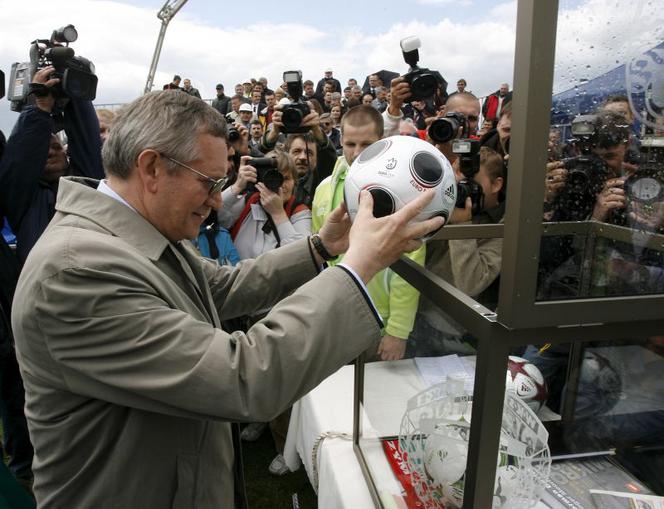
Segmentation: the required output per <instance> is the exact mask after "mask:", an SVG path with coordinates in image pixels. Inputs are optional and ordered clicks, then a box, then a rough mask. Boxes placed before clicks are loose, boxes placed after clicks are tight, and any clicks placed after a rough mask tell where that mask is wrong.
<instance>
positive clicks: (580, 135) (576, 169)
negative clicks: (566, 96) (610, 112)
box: [562, 115, 608, 191]
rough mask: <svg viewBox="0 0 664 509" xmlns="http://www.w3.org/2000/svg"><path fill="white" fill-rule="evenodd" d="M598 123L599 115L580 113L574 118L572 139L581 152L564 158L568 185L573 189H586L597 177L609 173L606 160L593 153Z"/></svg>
mask: <svg viewBox="0 0 664 509" xmlns="http://www.w3.org/2000/svg"><path fill="white" fill-rule="evenodd" d="M596 124H597V115H578V116H577V117H575V118H574V120H572V126H571V129H572V136H573V138H572V140H571V141H572V143H573V144H574V147H576V149H577V150H578V151H579V152H580V154H579V155H578V156H576V157H569V158H567V159H563V160H562V162H563V165H564V168H565V169H566V170H567V186H568V187H569V188H571V189H572V190H575V189H576V190H580V191H581V190H584V189H586V188H587V187H588V184H589V183H590V182H591V181H593V180H594V179H596V178H597V177H605V176H606V175H608V168H607V165H606V163H605V162H604V160H602V158H601V157H599V156H597V155H596V154H594V153H593V148H594V147H595V145H596V144H597V140H596V136H597V133H596V132H595V126H596Z"/></svg>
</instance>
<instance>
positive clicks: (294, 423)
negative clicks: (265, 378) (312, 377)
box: [284, 359, 424, 509]
mask: <svg viewBox="0 0 664 509" xmlns="http://www.w3.org/2000/svg"><path fill="white" fill-rule="evenodd" d="M353 376H354V368H353V366H344V367H342V368H341V369H340V370H339V371H337V372H336V373H334V374H333V375H332V376H330V377H328V378H327V379H326V380H324V381H323V382H322V383H321V384H320V385H319V386H318V387H316V388H315V389H314V390H313V391H311V392H310V393H309V394H307V395H306V396H305V397H303V398H302V399H300V400H299V401H298V402H297V403H295V405H293V410H292V412H291V419H290V424H289V427H288V437H287V439H286V446H285V450H284V458H285V459H286V464H287V465H288V467H289V468H290V469H291V470H296V469H298V468H299V467H300V466H301V464H302V463H301V461H300V458H302V462H303V463H304V467H305V469H306V471H307V474H308V476H309V480H310V481H311V482H312V485H314V487H315V479H314V467H313V459H312V451H313V448H314V443H315V442H316V440H317V438H318V437H319V436H320V435H321V434H322V433H326V432H336V433H345V434H346V435H347V438H345V439H344V438H325V439H324V440H323V442H322V444H321V445H320V447H319V450H318V465H317V472H318V479H320V482H319V486H318V507H319V508H320V509H328V508H329V509H332V508H344V507H348V508H351V507H352V508H357V507H367V508H370V507H373V502H372V500H371V496H370V494H369V490H368V488H367V485H366V483H365V480H364V477H363V475H362V471H361V470H360V466H359V464H358V462H357V459H356V457H355V453H354V452H353V445H352V442H351V435H352V432H353ZM365 380H366V386H365V394H366V401H370V402H371V408H368V409H365V415H366V414H367V411H368V413H369V414H370V415H371V419H370V421H369V422H370V423H372V424H373V423H374V422H381V423H383V425H381V426H379V428H380V429H376V428H372V427H371V424H370V425H369V428H368V429H367V428H365V433H366V432H367V431H371V430H372V431H373V432H376V433H380V434H381V435H395V434H398V432H399V429H398V427H397V428H396V429H395V428H394V427H390V423H395V422H396V423H399V422H400V421H401V416H402V415H403V412H404V408H403V405H402V404H400V402H403V401H406V400H407V399H408V398H410V397H412V396H414V395H415V394H417V393H418V392H419V391H421V390H422V389H423V388H424V387H423V383H422V380H421V379H420V377H419V375H418V373H417V369H416V367H415V364H414V362H413V360H412V359H407V360H401V361H388V362H376V363H370V364H367V365H366V366H365ZM385 387H390V388H391V389H392V391H391V392H390V397H389V398H388V397H386V391H385ZM367 419H368V416H367ZM365 424H367V422H366V421H365ZM377 445H378V444H377ZM365 453H366V454H367V455H370V456H371V459H373V460H375V461H372V462H371V463H372V465H378V466H380V465H382V466H383V468H380V469H377V471H375V472H374V474H375V475H376V476H377V477H379V479H380V483H381V486H389V487H390V491H393V492H394V493H396V494H399V493H400V492H401V487H400V485H399V484H398V483H397V481H396V479H395V478H394V476H393V474H392V471H391V470H390V466H389V464H388V463H387V461H386V460H385V457H384V455H383V451H382V449H380V446H378V447H376V448H369V449H368V450H365Z"/></svg>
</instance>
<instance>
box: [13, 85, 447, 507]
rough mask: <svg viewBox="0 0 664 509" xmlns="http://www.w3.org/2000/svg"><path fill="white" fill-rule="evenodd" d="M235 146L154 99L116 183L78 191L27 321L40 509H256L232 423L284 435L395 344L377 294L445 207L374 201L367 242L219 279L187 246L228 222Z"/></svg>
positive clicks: (175, 99) (190, 106) (344, 233)
mask: <svg viewBox="0 0 664 509" xmlns="http://www.w3.org/2000/svg"><path fill="white" fill-rule="evenodd" d="M226 143H227V142H226V126H225V122H224V121H223V119H222V117H221V115H219V113H218V112H217V111H216V110H214V109H213V108H211V107H210V106H208V105H206V104H205V103H204V102H202V101H199V100H196V99H194V98H192V97H190V96H188V95H187V94H182V93H178V92H172V91H165V92H154V93H151V94H147V95H145V96H143V97H141V98H139V99H137V100H136V101H134V102H133V103H131V104H130V105H128V106H127V107H126V108H125V109H124V110H123V111H122V112H121V113H120V114H119V115H118V118H117V120H116V123H115V124H114V128H113V131H112V132H111V134H110V136H109V138H108V140H107V141H106V143H105V145H104V151H103V156H104V167H105V169H106V173H107V177H108V179H107V180H104V181H102V182H101V183H99V182H96V181H90V180H85V179H74V178H72V179H63V180H61V182H60V189H59V193H58V199H57V204H56V209H57V213H56V215H55V217H54V219H53V221H52V222H51V224H50V226H49V228H48V229H47V231H46V232H45V233H44V235H43V236H42V237H41V239H40V240H39V242H38V243H37V245H36V246H35V248H34V249H33V250H32V253H31V254H30V256H29V258H28V260H27V262H26V264H25V267H24V269H23V272H22V275H21V278H20V281H19V284H18V288H17V291H16V298H15V301H14V312H13V316H12V321H13V326H14V331H15V337H16V348H17V352H18V359H19V363H20V366H21V373H22V375H23V378H24V380H25V388H26V415H27V418H28V424H29V428H30V435H31V439H32V441H33V444H34V446H35V458H34V465H33V470H34V474H35V484H34V491H35V495H36V497H37V502H38V505H39V507H43V508H65V507H66V508H95V509H97V508H106V507H109V508H110V507H113V508H123V509H124V508H133V507H136V508H141V509H146V508H168V507H173V508H187V509H191V508H220V507H224V508H226V507H234V506H237V505H239V504H241V502H238V499H239V498H241V497H236V495H237V494H238V493H241V491H242V490H241V486H234V476H233V474H234V462H235V459H234V454H233V446H232V437H231V426H230V425H229V422H232V421H267V420H270V419H271V418H272V417H274V416H275V415H277V414H279V413H280V412H281V411H282V410H283V409H284V408H286V407H287V406H289V405H291V404H292V403H293V401H294V400H295V399H297V398H298V397H300V396H302V395H303V394H304V393H306V392H307V391H309V390H311V389H312V388H313V387H315V386H316V385H317V384H318V383H319V382H320V381H321V380H323V379H324V378H325V377H327V376H328V375H330V374H331V373H333V372H334V371H335V370H336V369H338V368H339V367H340V366H342V365H343V364H345V363H347V362H348V361H350V360H351V359H352V358H353V357H355V356H356V355H358V354H359V353H360V352H362V351H363V350H365V349H366V348H367V347H368V346H369V345H370V344H372V342H375V341H377V340H378V338H379V336H380V318H379V317H378V316H377V315H376V313H375V311H374V308H373V306H372V304H371V302H370V299H369V298H368V297H367V294H366V289H365V287H364V283H365V282H366V281H368V280H369V279H371V277H372V276H373V275H374V274H375V273H376V272H377V271H378V270H380V269H382V268H384V267H385V266H387V265H389V264H390V263H392V262H393V261H394V260H396V258H397V257H398V256H399V255H400V254H401V253H403V252H404V251H408V250H412V249H414V248H416V247H418V246H419V243H418V242H417V241H415V240H413V239H416V238H419V237H420V236H422V235H423V234H425V233H426V232H428V231H431V230H434V229H436V228H438V227H440V222H441V221H440V220H439V219H438V218H436V219H431V220H429V221H426V222H421V223H410V220H411V219H412V218H413V217H414V216H415V215H416V214H417V212H418V210H419V209H421V207H423V206H424V205H425V203H426V202H428V201H429V200H430V199H431V195H424V196H422V197H421V199H419V200H418V201H417V202H413V203H412V204H411V205H410V206H408V207H406V208H404V209H402V210H401V211H400V212H398V213H397V214H394V215H392V216H388V217H386V218H380V219H376V218H374V217H373V216H372V214H371V206H372V205H371V197H370V195H369V194H368V193H365V194H364V195H363V204H362V207H361V210H360V212H359V214H358V216H357V218H356V220H355V221H354V224H353V227H352V228H350V221H349V219H348V216H347V214H346V213H345V211H344V210H343V209H342V208H339V209H337V211H335V212H334V213H333V214H332V215H331V217H330V219H329V220H328V221H327V223H326V224H325V225H324V226H323V228H322V229H321V231H320V236H319V237H316V238H310V239H307V240H303V241H300V242H297V243H294V244H291V245H289V246H285V247H283V248H280V249H278V250H274V251H271V252H269V253H267V254H265V255H263V256H261V257H260V258H258V259H256V260H248V261H246V262H243V263H242V264H240V265H239V266H238V267H235V268H233V267H228V266H223V267H222V266H219V265H217V264H216V263H212V262H210V261H204V260H202V259H200V258H198V257H197V256H196V254H195V253H194V252H193V251H192V250H191V249H190V248H189V247H187V245H186V243H182V242H181V241H182V240H183V239H187V238H193V237H195V236H196V234H197V233H198V229H199V227H200V224H201V222H202V221H203V219H204V218H205V217H206V216H207V215H208V213H209V212H210V210H211V209H212V208H218V207H219V206H220V205H221V194H220V192H219V191H220V189H221V186H223V183H224V181H225V175H226V166H227V145H226ZM344 251H345V252H346V253H347V254H346V256H345V258H344V261H345V264H344V266H341V267H340V266H337V267H333V268H327V269H325V270H322V271H321V270H320V269H321V266H322V263H323V258H324V257H326V256H328V255H336V254H338V253H341V252H344ZM280 299H283V300H281V301H280ZM278 301H280V302H279V303H278V304H276V305H275V306H274V307H273V309H272V311H271V312H270V313H269V314H268V315H267V316H266V318H265V319H263V320H261V321H260V322H258V323H256V324H255V325H254V326H253V327H252V328H251V329H250V330H249V331H248V332H247V333H246V334H245V333H241V332H232V333H228V332H226V331H224V330H222V328H221V322H220V317H221V318H223V319H228V318H232V317H236V316H239V315H242V314H246V313H250V312H252V311H253V310H255V309H258V308H264V307H270V306H272V305H273V304H275V303H276V302H278ZM341 317H343V319H340V318H341Z"/></svg>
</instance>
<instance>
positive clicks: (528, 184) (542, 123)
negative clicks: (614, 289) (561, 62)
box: [498, 0, 558, 328]
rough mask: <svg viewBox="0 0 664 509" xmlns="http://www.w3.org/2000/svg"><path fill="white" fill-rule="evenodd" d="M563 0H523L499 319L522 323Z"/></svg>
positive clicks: (532, 271)
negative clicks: (558, 21)
mask: <svg viewBox="0 0 664 509" xmlns="http://www.w3.org/2000/svg"><path fill="white" fill-rule="evenodd" d="M557 19H558V1H557V0H546V1H541V0H540V1H537V0H519V7H518V11H517V23H516V50H515V56H514V64H515V65H514V98H513V99H512V133H511V144H510V161H509V179H508V181H507V196H508V198H507V209H506V213H505V242H504V243H503V256H502V260H503V264H502V269H501V275H500V299H499V302H498V320H499V321H500V322H501V323H504V324H505V325H507V326H508V327H512V328H518V327H519V326H523V325H524V323H526V322H528V320H529V319H530V318H531V317H530V316H528V314H527V313H520V311H521V310H523V309H526V308H528V307H532V303H533V301H534V299H535V292H536V286H537V268H538V257H537V256H533V254H534V253H538V252H539V245H540V239H541V236H542V204H543V202H544V171H545V167H546V162H547V150H546V149H547V140H548V133H549V117H550V110H551V91H552V86H553V64H554V59H555V48H556V26H557Z"/></svg>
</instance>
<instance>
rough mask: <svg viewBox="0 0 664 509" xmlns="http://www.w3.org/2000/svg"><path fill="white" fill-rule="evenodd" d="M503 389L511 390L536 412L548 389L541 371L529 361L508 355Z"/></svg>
mask: <svg viewBox="0 0 664 509" xmlns="http://www.w3.org/2000/svg"><path fill="white" fill-rule="evenodd" d="M505 382H506V383H505V390H508V391H512V392H513V393H514V394H516V395H517V397H519V398H521V399H522V400H523V401H524V402H525V403H526V404H527V405H528V406H529V407H530V408H531V409H532V410H533V412H535V413H537V412H539V410H540V409H541V408H542V407H543V406H544V403H546V398H547V396H548V391H547V388H546V381H545V380H544V377H543V376H542V372H541V371H540V370H539V369H538V368H537V366H535V365H534V364H533V363H531V362H530V361H528V360H526V359H523V358H521V357H516V356H514V355H510V357H509V360H508V362H507V375H506V380H505Z"/></svg>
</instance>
